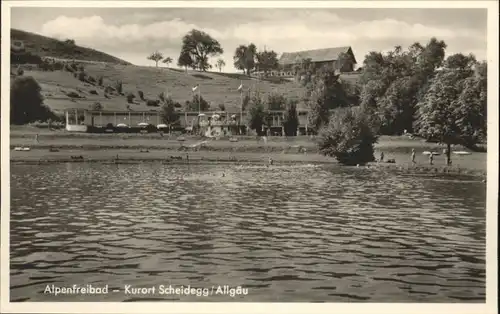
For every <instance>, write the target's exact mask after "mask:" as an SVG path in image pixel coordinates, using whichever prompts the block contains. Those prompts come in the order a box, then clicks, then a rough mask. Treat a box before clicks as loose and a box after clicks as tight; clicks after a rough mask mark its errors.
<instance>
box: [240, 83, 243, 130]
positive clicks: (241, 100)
mask: <svg viewBox="0 0 500 314" xmlns="http://www.w3.org/2000/svg"><path fill="white" fill-rule="evenodd" d="M240 86H241V90H240V124H241V123H243V81H241V84H240Z"/></svg>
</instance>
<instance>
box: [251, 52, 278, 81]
mask: <svg viewBox="0 0 500 314" xmlns="http://www.w3.org/2000/svg"><path fill="white" fill-rule="evenodd" d="M256 59H257V70H258V71H263V72H264V73H265V75H266V76H267V74H268V72H270V71H272V70H276V69H278V68H279V63H278V55H277V54H276V52H274V51H273V50H269V51H267V50H265V51H262V52H259V53H257V55H256Z"/></svg>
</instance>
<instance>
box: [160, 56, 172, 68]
mask: <svg viewBox="0 0 500 314" xmlns="http://www.w3.org/2000/svg"><path fill="white" fill-rule="evenodd" d="M162 62H163V63H165V66H166V67H167V68H168V65H169V64H170V63H172V62H173V60H172V58H170V57H166V58H165V59H163V61H162Z"/></svg>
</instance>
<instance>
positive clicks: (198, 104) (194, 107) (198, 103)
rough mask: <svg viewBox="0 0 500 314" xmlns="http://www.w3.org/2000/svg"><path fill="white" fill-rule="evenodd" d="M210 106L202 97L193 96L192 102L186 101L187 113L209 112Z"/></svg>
mask: <svg viewBox="0 0 500 314" xmlns="http://www.w3.org/2000/svg"><path fill="white" fill-rule="evenodd" d="M209 108H210V105H209V104H208V102H207V101H206V100H205V99H204V98H203V96H200V95H193V99H192V100H191V101H189V100H188V101H186V110H187V111H192V112H195V111H208V110H209Z"/></svg>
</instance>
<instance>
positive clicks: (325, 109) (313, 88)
mask: <svg viewBox="0 0 500 314" xmlns="http://www.w3.org/2000/svg"><path fill="white" fill-rule="evenodd" d="M308 88H309V99H308V105H309V109H310V114H309V118H308V119H309V121H308V124H309V125H310V127H311V129H312V130H313V131H315V132H319V130H320V129H321V127H322V126H324V125H326V124H327V123H328V120H329V115H330V114H329V111H330V109H335V108H339V107H347V106H349V105H351V103H350V99H349V95H348V94H347V92H346V91H345V90H344V86H343V85H342V83H341V82H339V75H338V74H337V73H336V71H335V69H334V68H333V67H331V66H330V67H323V68H321V69H319V70H318V71H317V72H316V73H315V75H314V78H313V81H312V82H311V84H310V85H309V86H308Z"/></svg>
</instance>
